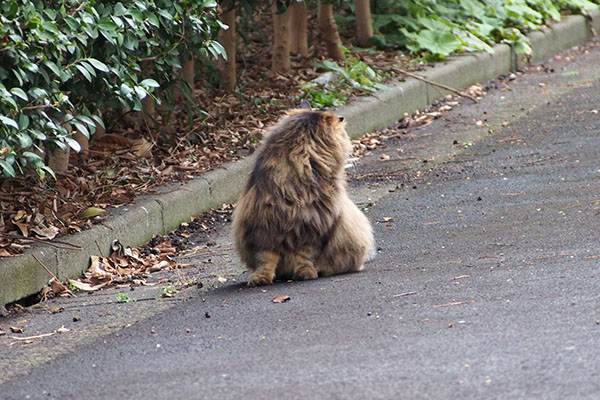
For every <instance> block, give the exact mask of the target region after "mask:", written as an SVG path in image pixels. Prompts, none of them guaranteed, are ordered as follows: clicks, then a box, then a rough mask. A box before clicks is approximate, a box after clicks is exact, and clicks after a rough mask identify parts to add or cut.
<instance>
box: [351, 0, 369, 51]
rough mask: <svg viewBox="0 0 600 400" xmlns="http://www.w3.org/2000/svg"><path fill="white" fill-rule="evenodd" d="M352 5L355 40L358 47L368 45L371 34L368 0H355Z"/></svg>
mask: <svg viewBox="0 0 600 400" xmlns="http://www.w3.org/2000/svg"><path fill="white" fill-rule="evenodd" d="M354 7H355V9H356V11H355V13H356V41H357V43H358V45H359V46H360V47H369V45H370V43H369V39H370V38H371V37H372V36H373V24H372V23H371V3H370V0H356V1H355V2H354Z"/></svg>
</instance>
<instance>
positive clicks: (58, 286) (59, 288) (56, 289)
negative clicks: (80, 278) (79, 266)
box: [50, 278, 67, 294]
mask: <svg viewBox="0 0 600 400" xmlns="http://www.w3.org/2000/svg"><path fill="white" fill-rule="evenodd" d="M50 288H51V289H52V293H54V294H61V293H63V292H66V291H67V288H66V287H65V285H63V283H62V282H61V281H59V280H57V279H56V278H52V279H50Z"/></svg>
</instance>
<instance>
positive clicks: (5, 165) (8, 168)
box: [0, 160, 17, 178]
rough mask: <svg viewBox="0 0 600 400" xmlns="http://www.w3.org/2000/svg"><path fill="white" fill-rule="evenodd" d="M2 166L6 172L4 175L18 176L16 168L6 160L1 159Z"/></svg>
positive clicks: (9, 176) (0, 164) (0, 165)
mask: <svg viewBox="0 0 600 400" xmlns="http://www.w3.org/2000/svg"><path fill="white" fill-rule="evenodd" d="M0 167H2V171H3V172H4V176H5V177H8V178H14V177H15V176H17V174H16V173H15V169H14V168H13V167H12V165H10V164H9V163H7V162H6V161H4V160H0Z"/></svg>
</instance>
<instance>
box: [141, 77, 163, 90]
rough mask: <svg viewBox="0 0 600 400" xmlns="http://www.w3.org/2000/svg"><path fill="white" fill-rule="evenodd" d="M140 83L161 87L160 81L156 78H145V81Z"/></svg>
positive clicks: (145, 85)
mask: <svg viewBox="0 0 600 400" xmlns="http://www.w3.org/2000/svg"><path fill="white" fill-rule="evenodd" d="M140 85H141V86H143V87H151V88H157V87H160V85H159V84H158V82H156V81H155V80H154V79H144V80H143V81H141V82H140Z"/></svg>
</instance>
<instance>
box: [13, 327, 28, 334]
mask: <svg viewBox="0 0 600 400" xmlns="http://www.w3.org/2000/svg"><path fill="white" fill-rule="evenodd" d="M10 331H11V332H12V333H24V332H25V329H23V328H21V327H20V326H11V327H10Z"/></svg>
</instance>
